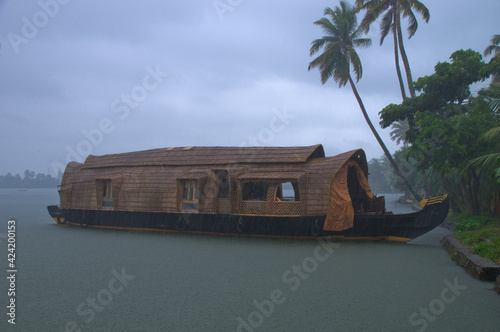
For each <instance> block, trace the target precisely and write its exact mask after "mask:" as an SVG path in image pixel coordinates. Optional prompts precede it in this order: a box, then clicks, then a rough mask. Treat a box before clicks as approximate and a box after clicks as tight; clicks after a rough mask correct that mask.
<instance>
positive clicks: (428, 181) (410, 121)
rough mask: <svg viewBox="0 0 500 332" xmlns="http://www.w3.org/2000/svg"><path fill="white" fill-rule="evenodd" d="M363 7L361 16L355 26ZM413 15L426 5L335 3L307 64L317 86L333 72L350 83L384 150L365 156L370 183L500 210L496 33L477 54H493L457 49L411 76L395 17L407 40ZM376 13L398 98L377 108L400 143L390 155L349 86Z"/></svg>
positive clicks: (456, 206)
mask: <svg viewBox="0 0 500 332" xmlns="http://www.w3.org/2000/svg"><path fill="white" fill-rule="evenodd" d="M361 12H364V18H363V19H362V21H361V24H359V25H358V23H357V22H358V21H357V15H358V14H359V13H361ZM415 13H417V14H420V15H421V16H422V18H423V19H424V21H425V22H426V23H427V22H428V21H429V19H430V13H429V10H428V9H427V8H426V6H425V5H424V4H422V3H421V2H420V1H417V0H411V1H409V0H357V1H356V3H355V6H352V5H350V4H349V3H348V2H346V1H340V4H339V6H336V7H335V8H334V9H331V8H326V9H325V11H324V17H323V18H321V19H319V20H318V21H316V22H314V24H316V25H318V26H319V27H321V28H322V30H323V31H324V33H325V35H324V36H323V37H322V38H320V39H316V40H314V41H313V42H312V46H311V49H310V55H311V56H313V55H316V54H317V53H320V52H321V51H322V53H320V54H319V56H317V57H316V58H315V59H313V60H312V61H311V62H310V63H309V70H310V69H312V68H318V69H319V71H320V74H321V82H322V83H323V84H325V83H326V82H327V81H328V79H330V78H332V79H333V80H334V81H335V82H337V83H339V86H340V87H343V86H345V85H346V84H347V83H349V85H350V86H351V89H352V91H353V93H354V96H355V98H356V100H357V101H358V104H359V107H360V109H361V112H362V113H363V116H364V118H365V120H366V122H367V124H368V126H369V127H370V129H371V131H372V133H373V134H374V136H375V138H376V140H377V141H378V143H379V144H380V146H381V147H382V150H383V151H384V157H382V158H380V159H374V160H371V161H370V167H371V168H370V172H371V173H372V174H371V178H372V180H371V182H372V184H374V185H375V186H376V187H377V189H378V190H380V189H379V188H381V189H383V190H382V191H385V190H386V189H390V188H398V189H404V190H405V191H406V192H408V193H411V195H412V196H414V197H415V198H416V199H417V200H419V201H420V200H421V197H422V196H423V197H428V196H429V195H433V194H437V193H449V194H450V197H451V200H450V201H451V208H452V210H453V211H454V212H462V211H467V212H469V213H474V214H477V213H483V212H489V213H496V214H500V153H499V151H500V46H499V44H500V35H494V36H493V38H492V39H491V45H489V46H488V47H486V49H485V50H484V52H483V55H484V57H485V58H486V57H489V56H492V58H491V59H490V61H488V62H486V61H485V60H484V59H483V56H482V54H481V53H479V52H477V51H474V50H470V49H469V50H457V51H455V52H454V53H453V54H451V56H450V58H449V60H450V61H448V62H446V61H445V62H439V63H438V64H436V66H435V67H434V74H432V75H429V76H425V77H421V78H419V79H417V80H416V81H414V80H413V78H412V75H411V70H410V65H409V60H408V56H407V54H406V50H405V48H404V45H403V38H402V29H401V27H402V23H401V19H402V18H406V19H407V21H408V38H411V37H413V36H414V35H415V32H416V30H417V27H418V24H417V18H416V16H415ZM379 18H381V22H380V33H381V38H380V44H382V43H383V41H384V39H385V37H386V36H388V35H389V33H392V36H393V43H394V60H395V65H396V74H397V77H398V81H399V84H400V90H401V96H402V102H401V103H400V104H391V105H388V106H386V107H385V108H384V109H382V110H381V111H380V112H379V115H380V125H381V126H382V128H388V127H391V128H392V132H391V138H392V139H394V140H396V142H397V143H398V144H402V147H401V148H400V149H399V150H398V151H396V152H395V153H394V155H393V154H391V153H390V152H389V151H388V149H387V147H386V146H385V144H384V142H383V141H382V139H381V138H380V136H379V134H378V133H377V131H376V129H375V127H374V126H373V124H372V122H371V120H370V118H369V117H368V114H367V112H366V108H365V105H364V104H363V101H362V99H361V96H360V94H359V92H358V91H357V89H356V85H355V83H356V82H358V81H359V80H360V79H361V77H362V74H363V70H362V65H361V59H360V58H359V56H358V54H357V52H356V48H357V47H368V46H370V44H371V40H370V39H369V38H365V37H363V34H365V33H367V32H368V31H369V28H370V26H371V25H372V24H373V23H375V22H376V21H377V20H378V19H379ZM436 33H437V32H436ZM400 56H401V59H402V61H403V65H404V69H405V74H406V86H405V82H404V80H403V76H402V73H401V69H400V65H399V61H400V60H399V57H400ZM351 71H352V72H353V73H354V77H353V76H351ZM354 79H355V81H356V82H355V81H354ZM485 80H489V82H490V84H489V86H488V87H487V88H484V89H482V90H481V91H479V93H478V94H473V93H472V90H471V86H472V85H473V84H475V83H478V82H482V81H485ZM407 90H408V92H409V96H408V95H407V94H406V91H407ZM388 165H390V167H388ZM374 175H375V176H377V177H378V178H377V179H373V176H374ZM374 181H375V182H374Z"/></svg>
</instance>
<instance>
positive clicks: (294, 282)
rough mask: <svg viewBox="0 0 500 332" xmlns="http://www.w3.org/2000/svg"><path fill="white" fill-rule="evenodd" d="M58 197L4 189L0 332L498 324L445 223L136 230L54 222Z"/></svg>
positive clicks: (498, 299) (498, 302)
mask: <svg viewBox="0 0 500 332" xmlns="http://www.w3.org/2000/svg"><path fill="white" fill-rule="evenodd" d="M57 203H58V195H57V191H56V190H47V189H28V190H26V191H19V190H13V189H0V214H1V215H0V217H1V222H0V247H1V250H0V253H1V255H0V260H1V261H2V262H1V264H0V266H2V271H1V273H2V274H3V275H4V277H3V278H2V282H1V283H0V294H2V295H1V296H0V299H1V301H2V302H1V303H2V304H3V305H2V308H4V309H3V311H4V312H3V313H2V315H1V316H0V317H3V318H2V322H1V323H0V330H2V331H7V330H9V331H10V330H12V331H499V330H500V296H499V295H497V294H496V293H494V291H493V283H492V282H481V281H477V280H475V279H473V278H471V277H469V276H468V275H467V274H466V273H465V272H464V271H463V270H462V269H461V268H459V267H457V266H456V264H455V263H454V262H453V261H451V260H450V258H449V256H448V254H447V253H446V252H445V250H444V249H443V248H442V247H441V246H440V243H439V241H440V239H441V238H442V237H443V235H445V234H447V233H448V231H446V230H444V229H442V228H438V229H436V230H434V231H432V232H430V233H428V234H426V235H424V236H422V237H420V238H418V239H416V240H413V241H412V242H410V243H406V244H398V243H382V242H380V243H361V242H359V243H358V242H338V243H333V244H325V243H319V242H316V241H283V240H261V239H237V238H225V237H212V236H188V235H175V234H151V233H129V232H125V231H110V230H94V229H80V228H73V227H58V226H57V225H56V224H55V223H54V222H53V221H52V220H51V218H50V217H49V215H48V213H47V210H46V205H49V204H57ZM394 207H397V206H396V205H395V203H394V202H393V201H392V202H391V200H390V197H388V208H389V209H394ZM11 218H15V220H16V261H15V267H16V269H17V272H16V281H15V296H9V295H8V289H9V287H10V283H9V281H8V280H7V278H6V277H8V276H9V274H8V273H7V270H8V266H7V264H8V261H7V258H8V257H7V253H8V252H7V242H8V238H7V222H8V220H9V219H11ZM10 298H14V299H15V303H16V308H15V310H16V311H15V314H16V316H15V325H13V324H10V323H8V319H10V318H9V316H8V315H7V312H9V310H10V309H8V308H7V305H8V304H9V300H10Z"/></svg>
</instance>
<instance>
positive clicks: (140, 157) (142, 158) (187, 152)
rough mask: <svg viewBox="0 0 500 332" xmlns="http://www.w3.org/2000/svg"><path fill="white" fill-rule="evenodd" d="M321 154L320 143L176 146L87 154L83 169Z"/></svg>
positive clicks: (284, 159)
mask: <svg viewBox="0 0 500 332" xmlns="http://www.w3.org/2000/svg"><path fill="white" fill-rule="evenodd" d="M324 156H325V152H324V150H323V146H322V145H321V144H317V145H312V146H304V147H199V146H194V147H180V148H179V147H178V148H165V149H154V150H147V151H139V152H129V153H120V154H109V155H104V156H93V155H90V156H88V157H87V159H86V160H85V163H84V164H83V168H84V169H90V168H106V167H134V166H189V165H192V166H195V165H231V164H244V163H252V164H267V163H303V162H306V161H308V160H309V159H313V158H322V157H324Z"/></svg>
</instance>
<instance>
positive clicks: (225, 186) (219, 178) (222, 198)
mask: <svg viewBox="0 0 500 332" xmlns="http://www.w3.org/2000/svg"><path fill="white" fill-rule="evenodd" d="M213 174H214V182H215V190H216V195H215V211H216V212H217V213H221V214H230V213H231V203H230V199H229V197H230V187H229V175H228V172H227V171H226V170H214V171H213Z"/></svg>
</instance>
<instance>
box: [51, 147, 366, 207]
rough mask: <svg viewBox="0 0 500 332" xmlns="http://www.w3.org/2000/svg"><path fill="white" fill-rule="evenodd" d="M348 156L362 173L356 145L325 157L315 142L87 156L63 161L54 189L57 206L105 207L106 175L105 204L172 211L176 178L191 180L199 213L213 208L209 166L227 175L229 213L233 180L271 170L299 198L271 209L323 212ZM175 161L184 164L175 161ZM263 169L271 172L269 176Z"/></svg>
mask: <svg viewBox="0 0 500 332" xmlns="http://www.w3.org/2000/svg"><path fill="white" fill-rule="evenodd" d="M209 156H210V157H209ZM358 156H359V157H358ZM169 158H171V159H169ZM198 158H199V159H198ZM245 158H247V159H245ZM349 159H355V160H357V161H358V162H359V163H360V165H361V167H362V169H363V170H364V171H365V174H366V173H367V169H366V167H367V166H366V165H367V164H366V158H365V155H364V152H363V151H362V150H356V151H351V152H346V153H344V154H341V155H338V156H335V157H328V158H325V157H324V155H323V148H322V146H321V145H319V146H318V145H316V146H311V147H298V148H227V149H225V148H219V147H217V148H199V147H198V148H176V149H171V150H167V149H156V150H150V151H143V152H133V153H129V154H117V155H107V156H101V157H95V156H89V157H88V158H87V160H86V162H85V163H84V164H79V163H75V162H72V163H69V164H68V166H67V168H66V171H65V173H64V176H63V181H62V187H61V190H60V197H61V207H62V208H64V209H69V208H71V209H87V210H98V209H106V208H103V207H102V203H100V201H101V199H102V198H101V197H99V185H98V184H97V182H96V181H101V180H103V179H111V180H112V183H113V186H114V187H113V196H114V200H113V201H114V204H113V207H112V208H111V209H114V210H120V211H147V212H170V213H178V212H179V211H180V206H179V202H180V198H181V195H182V188H180V182H179V179H196V180H198V185H199V193H200V195H199V212H200V213H216V208H217V198H216V195H217V188H216V187H215V185H214V178H213V172H212V171H213V170H215V169H217V170H227V172H228V174H229V185H230V188H231V189H230V193H231V196H230V201H229V207H228V206H226V209H229V210H230V212H231V213H242V212H243V211H238V208H239V207H241V206H242V205H241V201H239V199H241V198H239V197H238V195H237V184H238V182H241V181H244V180H242V179H245V176H247V175H248V174H252V175H251V176H258V177H260V178H262V179H263V180H265V179H266V177H267V178H269V180H272V176H275V175H276V174H277V175H279V176H281V177H283V178H284V179H286V178H287V176H293V177H296V178H297V180H298V182H299V190H300V202H299V203H297V202H289V203H290V204H288V205H289V207H285V208H283V209H282V210H278V209H277V208H276V207H275V208H274V209H273V210H272V211H279V212H276V214H277V215H286V214H288V213H291V212H287V211H294V212H293V213H297V211H299V212H298V213H301V214H303V215H325V214H326V211H327V209H328V205H329V195H330V184H331V180H332V178H333V176H334V174H335V173H336V172H337V170H338V169H339V168H340V167H342V165H344V163H345V162H346V161H347V160H349ZM181 162H184V163H185V165H179V163H181ZM236 162H238V163H237V164H236ZM200 163H205V164H203V165H201V164H200ZM269 172H272V173H273V174H272V175H269V174H270V173H269ZM266 174H268V175H266ZM280 174H281V175H280ZM247 180H249V179H247ZM98 202H99V203H98ZM238 203H239V204H238ZM283 203H288V202H283ZM219 204H227V203H226V202H224V203H222V202H220V203H219ZM284 205H285V204H282V206H284ZM108 209H109V208H108ZM267 209H268V210H269V207H268V208H267Z"/></svg>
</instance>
